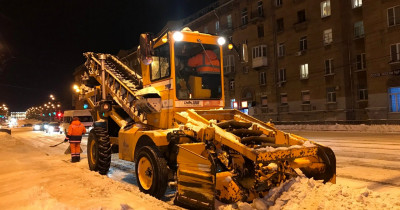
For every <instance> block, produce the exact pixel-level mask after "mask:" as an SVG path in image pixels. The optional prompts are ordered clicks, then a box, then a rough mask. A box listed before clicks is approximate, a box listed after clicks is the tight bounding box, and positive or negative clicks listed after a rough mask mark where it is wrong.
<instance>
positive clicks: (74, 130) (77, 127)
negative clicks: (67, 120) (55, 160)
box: [68, 120, 86, 143]
mask: <svg viewBox="0 0 400 210" xmlns="http://www.w3.org/2000/svg"><path fill="white" fill-rule="evenodd" d="M85 133H86V128H85V126H83V124H82V123H81V122H80V121H78V120H77V121H72V123H71V125H69V128H68V137H69V142H70V143H80V142H81V139H82V135H83V134H85Z"/></svg>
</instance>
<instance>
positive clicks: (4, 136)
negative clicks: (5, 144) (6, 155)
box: [0, 132, 11, 141]
mask: <svg viewBox="0 0 400 210" xmlns="http://www.w3.org/2000/svg"><path fill="white" fill-rule="evenodd" d="M10 139H11V135H10V134H8V133H5V132H0V141H4V140H10Z"/></svg>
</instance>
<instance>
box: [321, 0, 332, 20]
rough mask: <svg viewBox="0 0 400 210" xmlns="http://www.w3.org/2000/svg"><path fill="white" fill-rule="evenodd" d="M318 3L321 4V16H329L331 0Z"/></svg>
mask: <svg viewBox="0 0 400 210" xmlns="http://www.w3.org/2000/svg"><path fill="white" fill-rule="evenodd" d="M325 4H326V5H325ZM320 5H321V18H326V17H329V16H331V14H332V11H331V1H330V0H326V1H322V2H321V4H320ZM324 5H325V7H324ZM324 8H328V9H327V10H324ZM325 13H326V14H325Z"/></svg>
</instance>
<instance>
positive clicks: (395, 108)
mask: <svg viewBox="0 0 400 210" xmlns="http://www.w3.org/2000/svg"><path fill="white" fill-rule="evenodd" d="M388 92H389V100H390V101H389V103H390V104H389V106H390V107H389V110H390V112H400V87H391V88H389V91H388Z"/></svg>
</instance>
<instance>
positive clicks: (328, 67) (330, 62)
mask: <svg viewBox="0 0 400 210" xmlns="http://www.w3.org/2000/svg"><path fill="white" fill-rule="evenodd" d="M324 64H325V75H333V74H335V71H334V68H333V58H329V59H326V60H325V62H324ZM328 70H329V71H328Z"/></svg>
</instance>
